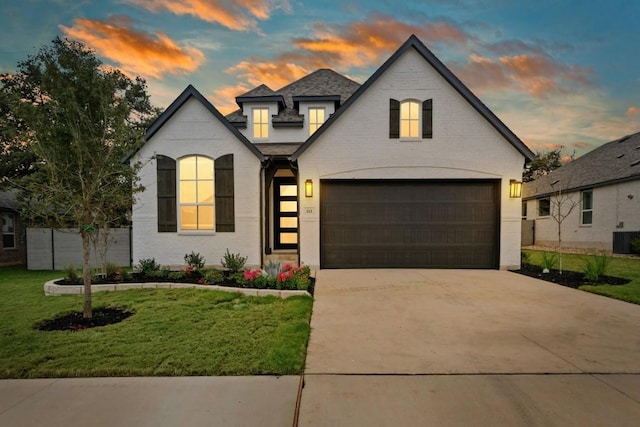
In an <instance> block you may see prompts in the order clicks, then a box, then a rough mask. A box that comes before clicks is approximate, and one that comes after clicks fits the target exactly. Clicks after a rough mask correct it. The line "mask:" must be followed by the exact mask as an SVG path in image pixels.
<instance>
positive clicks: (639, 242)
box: [629, 237, 640, 255]
mask: <svg viewBox="0 0 640 427" xmlns="http://www.w3.org/2000/svg"><path fill="white" fill-rule="evenodd" d="M629 246H630V247H631V253H632V254H638V255H640V237H636V238H635V239H631V242H629Z"/></svg>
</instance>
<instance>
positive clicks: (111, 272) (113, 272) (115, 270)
mask: <svg viewBox="0 0 640 427" xmlns="http://www.w3.org/2000/svg"><path fill="white" fill-rule="evenodd" d="M104 274H105V275H106V276H107V278H109V279H113V278H115V277H116V276H120V275H121V274H122V271H121V270H120V267H118V264H116V263H115V262H111V261H107V262H106V263H105V264H104Z"/></svg>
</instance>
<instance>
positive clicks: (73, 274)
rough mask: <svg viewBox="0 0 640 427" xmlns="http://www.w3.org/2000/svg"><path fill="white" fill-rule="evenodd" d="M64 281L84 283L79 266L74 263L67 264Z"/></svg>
mask: <svg viewBox="0 0 640 427" xmlns="http://www.w3.org/2000/svg"><path fill="white" fill-rule="evenodd" d="M62 271H64V281H65V282H67V283H82V281H81V280H80V279H81V278H80V275H79V274H78V268H77V267H76V266H75V265H73V264H67V265H65V266H64V269H63V270H62Z"/></svg>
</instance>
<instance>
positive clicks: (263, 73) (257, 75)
mask: <svg viewBox="0 0 640 427" xmlns="http://www.w3.org/2000/svg"><path fill="white" fill-rule="evenodd" d="M226 71H227V72H228V73H230V74H237V75H238V76H239V77H242V78H244V79H245V80H246V81H247V82H249V84H251V85H252V86H259V85H261V84H266V85H267V86H269V87H270V88H272V89H279V88H281V87H283V86H285V85H286V84H287V83H289V82H292V81H294V80H298V79H299V78H301V77H304V76H306V75H307V74H309V73H310V72H311V71H310V70H308V69H307V68H305V67H302V66H299V65H296V64H294V63H292V62H287V61H286V59H285V58H282V57H281V58H279V59H278V60H276V61H274V62H264V61H258V60H249V61H242V62H240V63H239V64H237V65H234V66H233V67H231V68H228V69H227V70H226Z"/></svg>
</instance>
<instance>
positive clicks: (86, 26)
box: [60, 16, 205, 78]
mask: <svg viewBox="0 0 640 427" xmlns="http://www.w3.org/2000/svg"><path fill="white" fill-rule="evenodd" d="M60 28H61V29H62V31H63V32H64V34H65V35H66V36H67V37H69V38H73V39H76V40H80V41H82V42H84V43H85V44H87V45H88V46H90V47H92V48H93V49H95V50H96V52H97V53H98V54H100V55H101V56H104V57H105V58H108V59H110V60H111V61H113V62H115V63H116V64H118V65H117V66H118V67H119V68H120V69H121V70H122V71H123V72H125V73H127V74H130V75H142V76H148V77H155V78H161V77H162V75H163V74H165V73H169V74H183V73H189V72H191V71H194V70H196V69H197V68H198V67H199V66H200V65H201V64H202V63H203V62H204V61H205V56H204V54H203V53H202V52H201V51H200V50H198V49H196V48H193V47H189V46H179V45H178V44H177V43H175V42H174V41H173V40H171V39H170V38H169V37H168V36H167V35H166V34H164V33H161V32H158V33H155V34H153V35H151V34H148V33H144V32H141V31H135V30H134V29H132V28H131V22H130V20H129V19H128V18H127V17H122V16H119V17H112V18H109V19H107V20H105V21H93V20H90V19H85V18H78V19H76V20H75V21H74V24H73V26H72V27H65V26H64V25H61V26H60Z"/></svg>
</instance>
